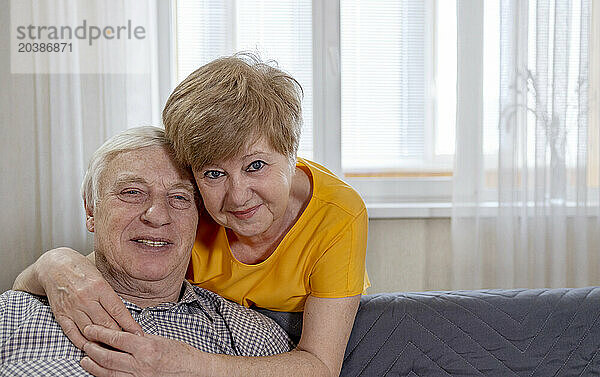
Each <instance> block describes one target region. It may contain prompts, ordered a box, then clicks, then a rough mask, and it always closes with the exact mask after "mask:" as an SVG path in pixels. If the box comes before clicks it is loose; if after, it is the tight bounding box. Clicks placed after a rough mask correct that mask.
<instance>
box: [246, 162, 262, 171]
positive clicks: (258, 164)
mask: <svg viewBox="0 0 600 377" xmlns="http://www.w3.org/2000/svg"><path fill="white" fill-rule="evenodd" d="M265 165H266V164H265V162H264V161H261V160H256V161H254V162H252V163H251V164H250V165H248V168H247V169H246V170H247V171H257V170H260V169H262V168H263V167H264V166H265Z"/></svg>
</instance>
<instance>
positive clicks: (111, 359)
mask: <svg viewBox="0 0 600 377" xmlns="http://www.w3.org/2000/svg"><path fill="white" fill-rule="evenodd" d="M134 336H135V335H134ZM83 351H84V352H85V353H86V354H87V356H88V357H89V359H90V360H91V361H93V362H94V364H96V365H97V366H99V367H101V368H105V369H108V370H111V371H120V372H123V373H130V372H133V366H134V362H135V360H134V359H133V356H132V355H130V354H128V353H125V352H120V351H115V350H110V349H108V348H105V347H102V346H100V345H99V344H97V343H94V342H87V343H86V344H85V346H84V347H83ZM82 361H83V360H82ZM86 363H87V362H86Z"/></svg>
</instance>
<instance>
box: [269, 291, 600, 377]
mask: <svg viewBox="0 0 600 377" xmlns="http://www.w3.org/2000/svg"><path fill="white" fill-rule="evenodd" d="M276 320H277V321H278V322H279V323H280V324H282V325H283V327H284V328H286V330H288V332H290V333H292V334H296V335H297V334H299V331H300V330H301V324H300V323H299V320H300V317H299V316H298V315H295V316H288V317H285V316H279V318H276ZM599 354H600V287H590V288H576V289H515V290H481V291H454V292H426V293H385V294H375V295H367V296H363V297H362V299H361V304H360V308H359V311H358V314H357V316H356V320H355V322H354V328H353V330H352V334H351V336H350V340H349V342H348V346H347V348H346V354H345V358H344V364H343V367H342V372H341V376H374V377H379V376H544V377H547V376H600V355H599Z"/></svg>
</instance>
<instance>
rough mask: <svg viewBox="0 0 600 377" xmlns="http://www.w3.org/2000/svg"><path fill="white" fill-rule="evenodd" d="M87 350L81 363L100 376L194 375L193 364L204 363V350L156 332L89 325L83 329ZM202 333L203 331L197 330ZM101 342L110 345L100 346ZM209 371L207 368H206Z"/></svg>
mask: <svg viewBox="0 0 600 377" xmlns="http://www.w3.org/2000/svg"><path fill="white" fill-rule="evenodd" d="M83 333H84V335H85V337H86V338H88V339H90V340H92V341H91V342H88V343H86V345H85V346H84V347H83V351H84V352H85V353H86V354H87V356H86V357H84V358H83V359H82V360H81V366H82V367H83V369H85V370H86V371H88V372H89V373H91V374H93V375H94V376H97V377H103V376H109V377H118V376H192V375H200V374H201V372H200V369H201V368H199V367H196V369H198V370H196V371H195V372H193V371H192V369H194V368H193V367H192V366H193V365H201V364H202V363H201V362H200V359H199V358H200V356H201V354H202V352H201V351H199V350H197V349H195V348H193V347H192V346H190V345H187V344H185V343H183V342H180V341H177V340H172V339H168V338H164V337H161V336H157V335H151V334H143V335H134V334H130V333H127V332H123V331H116V330H113V329H108V328H105V327H101V326H96V325H90V326H87V327H86V328H85V329H84V331H83ZM198 336H202V334H198ZM99 343H102V344H104V345H106V346H109V347H111V348H112V349H109V348H107V347H104V346H101V345H100V344H99ZM205 372H206V371H205Z"/></svg>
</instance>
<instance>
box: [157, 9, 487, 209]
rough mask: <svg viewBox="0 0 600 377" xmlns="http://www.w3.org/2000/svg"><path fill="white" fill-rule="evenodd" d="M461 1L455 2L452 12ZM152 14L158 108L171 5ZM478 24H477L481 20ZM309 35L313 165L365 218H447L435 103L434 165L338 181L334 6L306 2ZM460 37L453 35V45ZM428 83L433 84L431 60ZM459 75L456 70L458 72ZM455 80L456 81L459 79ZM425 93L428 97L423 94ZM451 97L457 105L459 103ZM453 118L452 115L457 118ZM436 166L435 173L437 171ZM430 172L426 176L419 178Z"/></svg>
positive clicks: (164, 86)
mask: <svg viewBox="0 0 600 377" xmlns="http://www.w3.org/2000/svg"><path fill="white" fill-rule="evenodd" d="M424 1H426V2H427V6H428V10H429V11H428V18H429V20H430V30H429V32H430V34H429V38H433V37H434V36H435V22H434V21H435V4H436V1H438V0H424ZM460 3H461V0H458V1H457V7H459V6H460ZM161 4H163V5H162V6H160V5H159V10H158V12H157V18H158V25H159V34H160V35H163V36H170V37H168V38H167V37H164V38H162V39H161V40H159V50H160V51H169V52H170V53H169V54H168V58H167V57H165V56H164V55H167V54H163V55H161V56H162V57H161V61H160V63H161V64H160V65H159V72H158V75H159V77H160V82H161V85H160V87H159V98H160V101H161V105H163V106H164V104H165V102H166V99H167V98H168V96H169V94H170V92H171V91H172V90H173V88H174V86H175V84H176V73H177V72H176V69H177V65H176V58H177V57H176V52H177V48H176V46H177V40H176V35H177V33H176V27H177V22H176V13H177V12H176V6H177V5H176V1H171V2H169V3H161ZM480 22H483V16H482V17H481V20H480ZM312 23H313V27H312V32H313V160H314V161H316V162H318V163H321V164H323V165H324V166H326V167H327V168H328V169H330V170H331V171H332V172H333V173H334V174H336V175H338V176H339V177H341V178H342V179H344V180H345V181H346V182H348V183H349V184H350V185H352V186H353V187H354V188H355V189H356V190H357V191H358V192H359V193H360V195H361V196H362V197H363V199H364V200H365V202H366V204H367V209H368V210H369V216H370V217H371V218H413V217H449V216H450V214H451V202H452V170H453V167H452V166H451V165H452V164H451V163H450V159H449V158H448V156H446V155H441V156H434V149H435V138H434V137H435V126H434V125H433V122H434V116H433V111H434V110H435V102H434V99H433V97H432V96H431V95H428V99H427V104H426V114H427V121H426V125H425V127H426V129H425V132H426V135H427V137H428V139H427V140H428V144H429V145H430V146H429V149H430V150H428V151H427V156H428V158H429V161H428V162H429V163H437V164H439V165H437V166H436V167H435V168H433V169H431V168H425V169H424V170H421V169H411V168H410V167H408V168H403V169H401V170H399V171H397V172H395V174H394V176H393V177H352V176H351V177H344V175H343V173H342V168H341V166H342V163H341V162H342V161H341V135H342V132H341V126H342V125H341V43H340V2H339V0H338V1H321V0H312ZM460 38H461V36H460V35H458V34H457V41H458V40H460ZM430 46H431V51H429V52H428V54H429V56H431V57H433V56H434V51H435V43H430ZM427 61H430V62H432V64H431V65H430V66H429V67H427V69H428V70H429V71H430V75H429V77H430V80H431V82H430V83H429V85H427V87H428V88H430V89H429V90H431V88H432V86H433V81H434V80H435V77H434V74H435V65H434V64H433V63H434V60H433V58H432V59H427ZM459 74H460V71H459ZM460 79H461V78H460V77H457V81H458V80H460ZM428 94H429V93H428ZM459 100H460V99H459V97H458V96H457V102H458V101H459ZM457 116H458V115H457ZM439 166H441V168H440V167H439ZM423 172H430V173H431V176H423V174H422V173H423Z"/></svg>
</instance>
